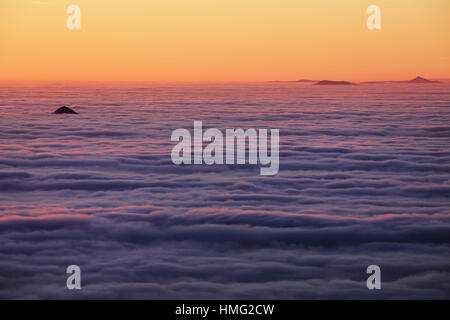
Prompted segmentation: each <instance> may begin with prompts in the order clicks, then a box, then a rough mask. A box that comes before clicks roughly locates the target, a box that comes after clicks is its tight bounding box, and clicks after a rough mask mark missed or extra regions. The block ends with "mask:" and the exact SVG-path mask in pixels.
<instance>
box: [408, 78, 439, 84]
mask: <svg viewBox="0 0 450 320" xmlns="http://www.w3.org/2000/svg"><path fill="white" fill-rule="evenodd" d="M399 82H402V83H439V81H433V80H428V79H425V78H422V77H415V78H414V79H412V80H406V81H399Z"/></svg>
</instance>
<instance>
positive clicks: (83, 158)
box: [0, 83, 450, 299]
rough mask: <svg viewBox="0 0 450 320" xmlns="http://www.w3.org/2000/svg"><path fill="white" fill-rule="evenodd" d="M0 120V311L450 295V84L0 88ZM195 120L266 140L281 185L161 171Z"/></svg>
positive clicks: (233, 171)
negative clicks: (29, 303) (15, 301)
mask: <svg viewBox="0 0 450 320" xmlns="http://www.w3.org/2000/svg"><path fill="white" fill-rule="evenodd" d="M61 105H68V106H70V107H73V109H74V110H76V111H77V112H79V114H78V115H53V114H51V112H52V111H54V110H55V109H56V108H58V107H60V106H61ZM0 115H1V117H0V298H42V299H43V298H64V299H65V298H68V299H70V298H119V299H128V298H138V299H142V298H145V299H147V298H154V299H164V298H169V299H171V298H185V299H196V298H203V299H215V298H272V299H274V298H286V299H298V298H363V299H376V298H427V299H429V298H447V299H448V298H450V210H449V208H450V185H449V177H450V150H449V143H450V139H449V138H450V125H449V123H450V85H449V84H436V85H406V84H397V85H392V84H391V85H389V84H377V85H376V84H374V85H359V86H351V87H331V88H326V87H317V86H309V85H298V84H281V83H271V84H189V85H188V84H139V83H136V84H126V85H125V84H109V85H104V84H100V83H99V84H95V83H94V84H93V83H91V84H89V85H87V84H76V83H67V84H45V85H44V84H42V85H36V84H28V85H27V84H20V85H11V84H9V85H5V84H2V85H1V86H0ZM194 120H202V121H203V126H204V128H205V129H206V128H208V127H214V128H218V129H220V130H225V129H226V128H244V129H246V128H279V129H280V170H279V173H278V175H276V176H260V175H259V166H256V165H214V166H207V165H190V166H183V165H182V166H176V165H174V164H173V163H172V161H171V158H170V152H171V148H172V147H173V146H174V145H175V144H176V143H174V142H171V141H170V136H171V132H172V131H173V130H175V129H177V128H186V129H188V130H192V129H193V121H194ZM71 264H76V265H79V266H80V267H81V270H82V289H81V290H78V291H69V290H67V289H66V278H67V274H66V273H65V270H66V267H67V266H68V265H71ZM371 264H376V265H379V266H380V267H381V271H382V289H381V290H368V289H367V288H366V282H365V281H366V278H367V274H366V268H367V266H369V265H371Z"/></svg>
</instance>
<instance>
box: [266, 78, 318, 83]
mask: <svg viewBox="0 0 450 320" xmlns="http://www.w3.org/2000/svg"><path fill="white" fill-rule="evenodd" d="M270 82H298V83H310V82H317V80H310V79H299V80H285V81H283V80H274V81H270Z"/></svg>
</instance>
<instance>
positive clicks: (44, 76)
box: [0, 0, 450, 81]
mask: <svg viewBox="0 0 450 320" xmlns="http://www.w3.org/2000/svg"><path fill="white" fill-rule="evenodd" d="M70 4H77V5H79V6H80V8H81V20H82V22H81V30H72V31H71V30H68V29H67V28H66V20H67V17H68V16H69V15H68V14H67V13H66V8H67V7H68V5H70ZM371 4H375V5H378V6H380V8H381V20H382V22H381V24H382V29H381V30H372V31H371V30H368V29H367V27H366V19H367V17H368V15H367V14H366V8H367V7H368V6H369V5H371ZM449 12H450V1H448V0H427V1H423V0H395V1H392V0H374V1H372V0H371V1H364V0H341V1H336V0H314V1H311V0H226V1H212V0H190V1H186V0H170V1H168V0H148V1H143V0H127V1H110V0H95V1H93V0H71V1H64V0H41V1H35V0H2V1H1V2H0V70H1V72H0V80H3V81H4V80H6V81H7V80H50V81H54V80H82V81H84V80H101V81H104V80H117V81H121V80H123V81H266V80H296V79H300V78H309V79H335V80H351V81H365V80H400V79H409V78H412V77H415V76H416V75H422V76H424V77H427V78H440V77H449V76H450V41H449V31H450V19H449V16H448V15H449Z"/></svg>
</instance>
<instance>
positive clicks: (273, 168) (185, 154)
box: [171, 121, 280, 176]
mask: <svg viewBox="0 0 450 320" xmlns="http://www.w3.org/2000/svg"><path fill="white" fill-rule="evenodd" d="M224 139H225V141H224ZM171 140H172V141H179V142H178V144H177V145H176V146H174V147H173V149H172V153H171V158H172V162H173V163H174V164H176V165H180V164H203V163H205V164H207V165H212V164H218V165H221V164H227V165H233V164H238V165H242V164H246V163H247V158H248V164H255V165H256V164H258V162H259V164H260V165H261V168H260V174H261V175H263V176H269V175H275V174H277V173H278V169H279V164H280V160H279V129H270V154H269V152H268V151H269V150H268V143H269V135H268V130H267V129H258V130H256V129H253V128H250V129H247V130H245V131H244V129H241V128H237V129H226V130H225V137H224V134H223V133H222V131H220V130H219V129H216V128H209V129H207V130H206V131H205V132H203V123H202V121H194V137H193V141H192V136H191V133H190V132H189V130H187V129H182V128H180V129H176V130H174V131H173V132H172V136H171ZM247 140H248V148H247V147H246V141H247ZM203 142H207V143H208V144H207V145H206V146H205V147H204V148H203ZM224 147H225V148H224ZM235 147H236V148H235ZM224 149H225V156H224ZM235 149H236V153H235ZM247 150H248V157H246V155H247ZM192 151H193V153H194V159H193V160H192Z"/></svg>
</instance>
